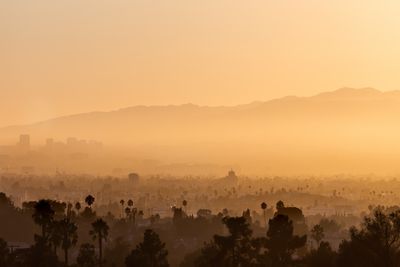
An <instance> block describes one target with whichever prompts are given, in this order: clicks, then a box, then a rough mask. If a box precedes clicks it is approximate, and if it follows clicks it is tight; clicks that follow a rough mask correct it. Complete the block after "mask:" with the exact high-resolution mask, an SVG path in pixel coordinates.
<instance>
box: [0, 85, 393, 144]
mask: <svg viewBox="0 0 400 267" xmlns="http://www.w3.org/2000/svg"><path fill="white" fill-rule="evenodd" d="M399 104H400V91H391V92H381V91H378V90H376V89H373V88H361V89H354V88H341V89H338V90H336V91H332V92H325V93H321V94H318V95H314V96H310V97H297V96H287V97H283V98H278V99H273V100H270V101H266V102H253V103H250V104H245V105H238V106H216V107H211V106H198V105H194V104H184V105H168V106H133V107H127V108H122V109H118V110H114V111H109V112H90V113H82V114H75V115H71V116H64V117H59V118H54V119H51V120H47V121H41V122H38V123H34V124H31V125H21V126H10V127H5V128H1V129H0V142H4V141H5V140H11V139H12V138H14V140H15V138H16V137H17V136H18V135H19V134H20V133H27V134H31V135H32V136H33V137H34V138H35V139H44V138H47V137H54V138H58V139H64V138H67V137H70V136H77V137H79V138H86V139H96V140H102V141H104V142H105V143H109V144H114V143H117V144H119V145H125V144H126V145H132V144H134V145H139V144H144V143H145V144H149V143H150V144H159V145H162V144H180V143H185V144H187V143H191V142H196V143H199V142H219V141H220V140H221V141H224V142H225V141H227V142H230V141H235V142H242V141H246V142H247V141H251V140H253V141H257V142H261V141H262V140H263V139H271V138H274V140H275V139H276V138H278V137H279V135H282V136H285V135H286V134H287V132H286V131H288V130H295V131H297V132H298V133H299V135H300V136H303V135H306V134H307V133H308V132H309V131H310V127H318V128H320V127H324V128H325V127H328V128H331V126H332V125H329V124H327V119H329V121H330V122H331V123H334V124H335V125H336V126H338V127H348V126H351V125H353V126H351V127H354V124H359V123H361V122H362V123H363V126H361V125H359V127H361V128H359V129H362V127H364V129H365V126H366V125H368V128H369V127H374V126H373V125H374V124H378V125H381V124H382V123H383V124H384V125H385V127H389V128H390V127H392V128H393V127H395V128H397V126H395V125H397V124H398V123H397V119H399V118H400V105H399ZM395 122H396V123H395ZM381 126H382V125H381ZM291 127H297V128H296V129H291ZM315 130H317V129H315ZM318 130H321V129H318ZM271 135H273V136H271Z"/></svg>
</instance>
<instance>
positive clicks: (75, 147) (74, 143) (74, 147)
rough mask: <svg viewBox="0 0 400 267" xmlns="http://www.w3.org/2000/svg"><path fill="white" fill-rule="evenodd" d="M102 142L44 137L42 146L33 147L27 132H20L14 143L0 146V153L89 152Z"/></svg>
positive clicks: (97, 147)
mask: <svg viewBox="0 0 400 267" xmlns="http://www.w3.org/2000/svg"><path fill="white" fill-rule="evenodd" d="M102 146H103V144H102V143H101V142H97V141H92V140H90V141H87V140H82V139H78V138H75V137H69V138H67V140H66V142H61V141H56V140H54V139H53V138H48V139H46V142H45V144H44V145H43V146H35V147H33V146H32V144H31V137H30V135H28V134H21V135H20V136H19V141H18V142H17V144H16V145H8V146H0V155H14V154H21V153H27V152H30V151H32V150H35V151H38V150H41V151H43V150H44V151H47V152H57V151H58V152H61V151H64V152H89V151H96V150H99V149H101V148H102Z"/></svg>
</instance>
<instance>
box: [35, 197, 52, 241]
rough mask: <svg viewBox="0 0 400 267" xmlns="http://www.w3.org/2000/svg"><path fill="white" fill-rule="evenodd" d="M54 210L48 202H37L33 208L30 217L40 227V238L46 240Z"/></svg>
mask: <svg viewBox="0 0 400 267" xmlns="http://www.w3.org/2000/svg"><path fill="white" fill-rule="evenodd" d="M54 213H55V212H54V210H53V208H52V207H51V204H50V201H49V200H44V199H42V200H39V201H38V202H37V203H36V204H35V206H34V213H33V215H32V217H33V220H34V221H35V223H36V224H38V225H39V226H41V227H42V238H43V239H47V238H48V235H49V234H50V227H51V223H52V221H53V217H54Z"/></svg>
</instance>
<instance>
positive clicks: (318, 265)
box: [304, 242, 337, 267]
mask: <svg viewBox="0 0 400 267" xmlns="http://www.w3.org/2000/svg"><path fill="white" fill-rule="evenodd" d="M336 256H337V253H336V252H334V251H333V250H332V248H331V246H330V245H329V243H328V242H321V243H320V244H319V247H318V249H316V250H311V252H310V253H309V254H308V255H306V256H305V258H304V263H305V264H306V266H307V267H334V266H335V260H336Z"/></svg>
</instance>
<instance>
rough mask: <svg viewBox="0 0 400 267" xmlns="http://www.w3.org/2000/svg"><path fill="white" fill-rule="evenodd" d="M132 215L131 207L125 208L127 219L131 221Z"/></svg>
mask: <svg viewBox="0 0 400 267" xmlns="http://www.w3.org/2000/svg"><path fill="white" fill-rule="evenodd" d="M130 214H131V209H130V208H129V207H126V208H125V215H126V218H127V219H129V216H130Z"/></svg>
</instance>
